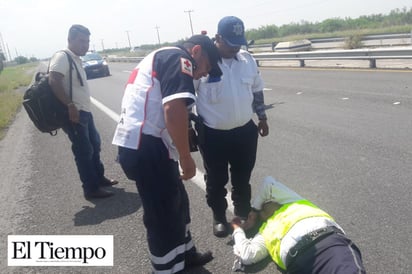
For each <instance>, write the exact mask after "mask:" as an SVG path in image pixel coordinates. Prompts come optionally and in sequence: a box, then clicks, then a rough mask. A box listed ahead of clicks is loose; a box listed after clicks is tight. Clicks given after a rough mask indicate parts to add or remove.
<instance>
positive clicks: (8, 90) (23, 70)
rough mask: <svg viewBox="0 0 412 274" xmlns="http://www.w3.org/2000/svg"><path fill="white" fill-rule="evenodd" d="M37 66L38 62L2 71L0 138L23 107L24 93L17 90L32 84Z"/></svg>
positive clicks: (0, 84)
mask: <svg viewBox="0 0 412 274" xmlns="http://www.w3.org/2000/svg"><path fill="white" fill-rule="evenodd" d="M37 66H38V63H29V64H24V65H18V66H13V67H5V68H4V70H3V71H2V72H0V139H2V138H3V137H4V134H5V130H6V129H7V127H8V126H9V125H10V123H11V121H12V120H13V119H14V117H15V115H16V112H17V111H18V109H19V108H20V107H21V102H22V99H23V94H22V93H21V92H17V90H18V89H19V88H21V87H27V86H28V85H29V84H30V82H31V80H32V78H33V73H34V71H35V68H36V67H37Z"/></svg>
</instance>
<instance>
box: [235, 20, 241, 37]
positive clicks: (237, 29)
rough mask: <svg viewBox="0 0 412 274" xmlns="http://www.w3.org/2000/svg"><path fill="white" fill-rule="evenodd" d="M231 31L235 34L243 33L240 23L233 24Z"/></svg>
mask: <svg viewBox="0 0 412 274" xmlns="http://www.w3.org/2000/svg"><path fill="white" fill-rule="evenodd" d="M233 32H234V33H235V34H236V35H237V36H239V35H243V28H242V24H239V23H237V24H236V25H233Z"/></svg>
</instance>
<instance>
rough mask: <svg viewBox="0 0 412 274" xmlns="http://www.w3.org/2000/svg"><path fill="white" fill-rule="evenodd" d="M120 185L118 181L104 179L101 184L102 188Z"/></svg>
mask: <svg viewBox="0 0 412 274" xmlns="http://www.w3.org/2000/svg"><path fill="white" fill-rule="evenodd" d="M118 183H119V182H118V181H116V180H112V179H109V178H106V177H103V179H102V181H101V182H100V186H114V185H117V184H118Z"/></svg>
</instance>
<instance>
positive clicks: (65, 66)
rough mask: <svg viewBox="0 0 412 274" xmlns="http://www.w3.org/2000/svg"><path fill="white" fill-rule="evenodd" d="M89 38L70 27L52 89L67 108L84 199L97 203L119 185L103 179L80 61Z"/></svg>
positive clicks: (52, 72) (53, 65)
mask: <svg viewBox="0 0 412 274" xmlns="http://www.w3.org/2000/svg"><path fill="white" fill-rule="evenodd" d="M89 38H90V31H89V30H88V29H87V28H86V27H84V26H82V25H73V26H71V27H70V29H69V34H68V48H67V49H66V50H64V51H59V52H56V53H55V54H54V55H53V57H52V58H51V60H50V64H49V85H50V86H51V88H52V90H53V93H54V94H55V96H56V97H57V98H58V99H59V100H60V102H62V103H63V104H64V105H65V106H67V108H68V113H69V120H70V123H69V124H67V125H65V126H63V127H62V129H63V131H64V132H65V133H66V134H67V136H68V137H69V139H70V141H71V143H72V151H73V155H74V158H75V162H76V166H77V170H78V172H79V176H80V180H81V182H82V186H83V191H84V196H85V198H86V199H94V198H106V197H110V196H112V195H113V194H114V193H113V192H111V191H108V190H105V189H104V188H102V187H105V186H113V185H115V184H117V183H118V182H117V181H115V180H111V179H108V178H106V177H105V176H104V166H103V163H102V162H101V160H100V146H101V141H100V135H99V133H98V131H97V129H96V127H95V125H94V121H93V115H92V113H91V103H90V91H89V86H88V85H87V77H86V73H85V71H84V69H83V67H82V61H81V59H80V56H84V55H85V54H86V52H87V51H88V50H89V42H90V39H89ZM71 75H73V76H71ZM70 80H71V81H70Z"/></svg>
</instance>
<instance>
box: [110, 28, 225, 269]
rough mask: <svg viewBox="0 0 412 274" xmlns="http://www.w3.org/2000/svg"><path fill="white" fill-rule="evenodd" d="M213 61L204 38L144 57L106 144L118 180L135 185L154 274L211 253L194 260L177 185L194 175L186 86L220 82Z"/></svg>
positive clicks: (191, 99) (190, 96)
mask: <svg viewBox="0 0 412 274" xmlns="http://www.w3.org/2000/svg"><path fill="white" fill-rule="evenodd" d="M219 60H220V57H219V54H218V52H217V49H216V47H215V45H214V44H213V42H212V41H211V40H210V38H208V37H207V36H206V35H194V36H192V37H191V38H190V39H188V40H187V41H186V42H184V43H183V44H182V45H181V46H179V47H167V48H161V49H159V50H156V51H154V52H152V53H150V54H149V55H148V56H147V57H145V58H144V59H143V60H142V61H141V62H140V63H139V64H138V65H137V67H136V68H135V69H134V70H133V71H132V73H131V75H130V77H129V80H128V82H127V85H126V89H125V92H124V97H123V101H122V112H121V117H120V121H119V123H118V125H117V128H116V131H115V134H114V138H113V144H115V145H117V146H119V161H120V164H121V166H122V168H123V170H124V172H125V174H126V176H127V177H128V178H129V179H131V180H134V181H136V185H137V189H138V192H139V194H140V198H141V201H142V205H143V210H144V216H143V221H144V224H145V227H146V230H147V240H148V245H149V250H150V260H151V262H152V265H153V268H154V272H155V273H160V272H161V273H177V272H180V271H182V270H183V269H185V268H187V267H191V266H197V265H203V264H206V263H207V262H209V261H210V260H212V258H213V257H212V254H211V252H206V253H199V252H197V250H196V248H195V246H194V244H193V242H192V238H191V234H190V229H189V223H190V213H189V199H188V196H187V192H186V190H185V187H184V185H183V182H182V180H188V179H190V178H192V177H193V176H194V175H195V172H196V166H195V163H194V160H193V158H192V157H191V155H190V150H189V139H188V123H189V122H188V108H190V107H191V106H192V105H193V104H194V103H195V90H194V85H193V79H199V78H200V77H202V76H206V75H207V74H208V73H209V71H211V70H213V71H215V72H216V73H217V74H218V75H217V76H220V74H221V72H220V70H219V69H218V66H217V62H218V61H219ZM178 160H179V163H178ZM179 164H180V168H181V170H182V171H181V173H179Z"/></svg>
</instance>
